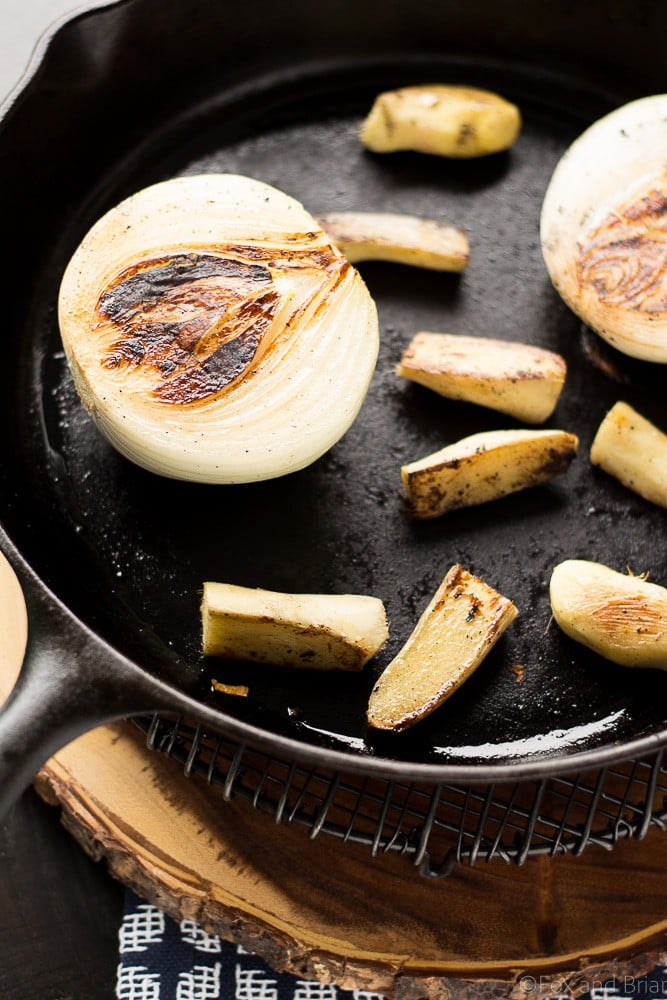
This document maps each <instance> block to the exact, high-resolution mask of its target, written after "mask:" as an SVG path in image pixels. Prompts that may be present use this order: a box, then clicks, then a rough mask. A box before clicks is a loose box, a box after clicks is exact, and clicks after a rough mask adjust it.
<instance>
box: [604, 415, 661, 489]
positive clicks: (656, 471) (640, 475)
mask: <svg viewBox="0 0 667 1000" xmlns="http://www.w3.org/2000/svg"><path fill="white" fill-rule="evenodd" d="M591 462H592V463H593V465H599V466H600V468H601V469H604V471H605V472H608V473H609V475H610V476H615V477H616V479H619V480H620V481H621V482H622V483H623V485H624V486H627V488H628V489H630V490H634V492H635V493H639V495H640V496H643V497H644V498H645V499H646V500H650V501H651V502H652V503H656V504H659V505H660V506H661V507H667V434H664V433H663V432H662V431H661V430H658V428H657V427H656V426H655V424H652V423H651V422H650V421H649V420H647V419H646V417H642V416H641V414H639V413H637V411H636V410H634V409H633V408H632V407H631V406H629V405H628V404H627V403H623V402H618V403H615V404H614V406H612V408H611V410H610V411H609V413H608V414H607V416H606V417H605V418H604V420H603V421H602V423H601V424H600V426H599V428H598V432H597V434H596V435H595V439H594V441H593V445H592V447H591Z"/></svg>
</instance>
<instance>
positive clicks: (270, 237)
mask: <svg viewBox="0 0 667 1000" xmlns="http://www.w3.org/2000/svg"><path fill="white" fill-rule="evenodd" d="M58 315H59V323H60V330H61V335H62V339H63V344H64V348H65V353H66V356H67V359H68V362H69V365H70V368H71V371H72V375H73V378H74V382H75V384H76V388H77V390H78V392H79V394H80V396H81V399H82V401H83V403H84V405H85V407H86V409H87V410H88V412H89V413H90V415H91V416H92V417H93V419H94V420H95V422H96V424H97V426H98V427H99V429H100V430H101V432H102V433H103V434H104V435H105V437H107V438H108V440H109V441H110V442H111V444H112V445H113V446H114V447H115V448H117V449H118V451H119V452H121V453H122V454H123V455H125V456H126V457H127V458H128V459H130V460H131V461H133V462H135V463H136V464H138V465H140V466H143V467H144V468H146V469H149V470H150V471H152V472H155V473H159V474H161V475H164V476H169V477H172V478H175V479H186V480H193V481H197V482H207V483H241V482H252V481H257V480H261V479H270V478H273V477H276V476H280V475H284V474H286V473H289V472H293V471H295V470H297V469H300V468H303V467H304V466H306V465H309V464H310V463H311V462H313V461H315V459H317V458H319V457H320V455H322V454H323V453H324V452H325V451H327V450H328V449H329V448H330V447H331V446H332V445H333V444H335V442H336V441H338V440H339V438H340V437H341V436H342V435H343V434H344V433H345V432H346V431H347V430H348V428H349V427H350V425H351V424H352V422H353V421H354V419H355V417H356V415H357V413H358V411H359V409H360V407H361V404H362V402H363V400H364V398H365V395H366V392H367V389H368V386H369V383H370V379H371V376H372V374H373V370H374V367H375V362H376V360H377V352H378V321H377V311H376V308H375V304H374V302H373V300H372V298H371V296H370V294H369V292H368V290H367V288H366V286H365V284H364V282H363V280H362V279H361V277H360V275H359V274H358V273H357V271H356V270H355V269H354V268H353V267H352V266H351V265H350V263H349V262H348V261H347V260H346V258H345V257H344V256H343V255H342V254H341V253H340V252H339V251H338V250H337V249H336V248H335V247H334V246H332V244H331V242H330V240H329V238H328V237H327V236H326V235H325V233H324V232H323V230H322V229H321V227H320V226H319V225H318V223H317V222H316V221H315V219H314V218H313V216H312V215H310V213H309V212H307V211H306V210H305V208H304V207H303V206H302V205H301V204H300V203H299V202H297V201H295V200H294V199H293V198H291V197H289V196H288V195H286V194H284V193H283V192H281V191H278V190H276V189H275V188H272V187H270V186H268V185H266V184H263V183H261V182H259V181H255V180H252V179H250V178H248V177H241V176H237V175H233V174H207V175H202V176H192V177H183V178H176V179H173V180H169V181H165V182H163V183H160V184H156V185H153V186H151V187H148V188H145V189H144V190H142V191H139V192H138V193H136V194H134V195H132V196H131V197H129V198H128V199H127V200H125V201H123V202H121V204H119V205H117V206H116V207H115V208H113V209H111V211H109V212H108V213H107V214H106V215H105V216H104V217H103V218H101V219H100V220H99V221H98V222H97V223H96V224H95V225H94V226H93V228H92V229H91V230H90V231H89V232H88V234H87V235H86V236H85V237H84V239H83V241H82V243H81V244H80V246H79V247H78V249H77V250H76V252H75V253H74V255H73V257H72V259H71V261H70V263H69V265H68V267H67V269H66V271H65V274H64V277H63V280H62V284H61V289H60V296H59V304H58Z"/></svg>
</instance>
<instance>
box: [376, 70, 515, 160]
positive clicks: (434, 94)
mask: <svg viewBox="0 0 667 1000" xmlns="http://www.w3.org/2000/svg"><path fill="white" fill-rule="evenodd" d="M520 129H521V114H520V112H519V109H518V108H517V107H516V105H514V104H511V103H510V102H509V101H506V100H505V98H503V97H500V96H499V95H498V94H494V93H492V92H491V91H488V90H480V89H478V88H475V87H464V86H452V85H447V84H428V85H418V86H414V87H402V88H400V89H399V90H389V91H386V92H385V93H383V94H379V95H378V97H377V98H376V99H375V102H374V104H373V107H372V108H371V111H370V114H369V115H368V117H367V118H366V120H365V121H364V123H363V125H362V127H361V132H360V136H359V137H360V139H361V142H362V143H363V145H364V146H366V148H367V149H370V150H372V152H374V153H393V152H396V151H398V150H414V151H416V152H418V153H433V154H435V155H436V156H450V157H455V158H469V157H474V156H486V155H487V154H489V153H497V152H499V151H500V150H503V149H508V148H509V147H510V146H512V145H513V144H514V142H515V141H516V138H517V136H518V135H519V131H520Z"/></svg>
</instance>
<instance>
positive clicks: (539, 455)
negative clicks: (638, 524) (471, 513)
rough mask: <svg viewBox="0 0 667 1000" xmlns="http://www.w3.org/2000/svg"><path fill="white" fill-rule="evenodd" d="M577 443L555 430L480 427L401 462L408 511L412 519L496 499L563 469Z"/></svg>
mask: <svg viewBox="0 0 667 1000" xmlns="http://www.w3.org/2000/svg"><path fill="white" fill-rule="evenodd" d="M577 446H578V439H577V437H576V435H574V434H570V433H569V432H568V431H561V430H526V429H520V430H509V431H483V432H482V433H481V434H472V435H471V436H470V437H466V438H462V439H461V440H460V441H456V442H455V443H454V444H450V445H448V446H447V447H446V448H442V449H440V451H436V452H434V453H433V454H432V455H427V456H426V457H425V458H422V459H419V460H418V461H416V462H411V463H409V464H408V465H404V466H403V468H402V469H401V478H402V480H403V485H404V487H405V490H406V493H407V499H408V510H409V512H410V514H411V515H412V516H413V517H415V518H417V519H425V518H431V517H439V516H440V515H441V514H445V513H447V511H450V510H456V509H457V508H459V507H471V506H474V505H476V504H481V503H487V502H488V501H490V500H497V499H499V498H500V497H504V496H506V495H507V494H508V493H516V492H517V491H518V490H524V489H527V488H529V487H532V486H539V485H540V484H541V483H545V482H547V481H548V480H549V479H552V478H553V477H554V476H557V475H559V474H561V473H563V472H565V471H566V470H567V469H568V468H569V465H570V463H571V461H572V459H573V458H574V456H575V454H576V451H577Z"/></svg>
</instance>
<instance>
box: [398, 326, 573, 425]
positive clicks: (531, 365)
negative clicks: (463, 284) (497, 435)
mask: <svg viewBox="0 0 667 1000" xmlns="http://www.w3.org/2000/svg"><path fill="white" fill-rule="evenodd" d="M396 374H397V375H402V376H403V377H404V378H407V379H410V380H411V381H412V382H418V383H419V384H420V385H424V386H426V387H427V388H428V389H433V391H434V392H438V393H440V395H441V396H446V397H448V398H449V399H460V400H463V401H465V402H468V403H477V404H478V405H480V406H488V407H490V408H491V409H492V410H499V411H500V412H501V413H507V414H509V415H510V416H513V417H516V418H517V420H525V421H526V422H528V423H535V424H540V423H543V421H545V420H546V419H547V418H548V417H550V416H551V414H552V413H553V411H554V409H555V408H556V403H557V402H558V398H559V396H560V393H561V390H562V388H563V385H564V383H565V376H566V374H567V366H566V364H565V361H564V359H563V358H562V357H561V356H560V354H555V353H554V352H553V351H547V350H545V349H544V348H541V347H534V346H533V345H532V344H521V343H516V342H514V341H506V340H493V339H491V338H488V337H464V336H460V335H457V334H450V333H429V332H422V333H418V334H416V336H415V337H414V338H413V339H412V341H411V342H410V344H409V346H408V347H407V348H406V349H405V351H404V352H403V356H402V358H401V362H400V364H399V365H398V367H397V368H396Z"/></svg>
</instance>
